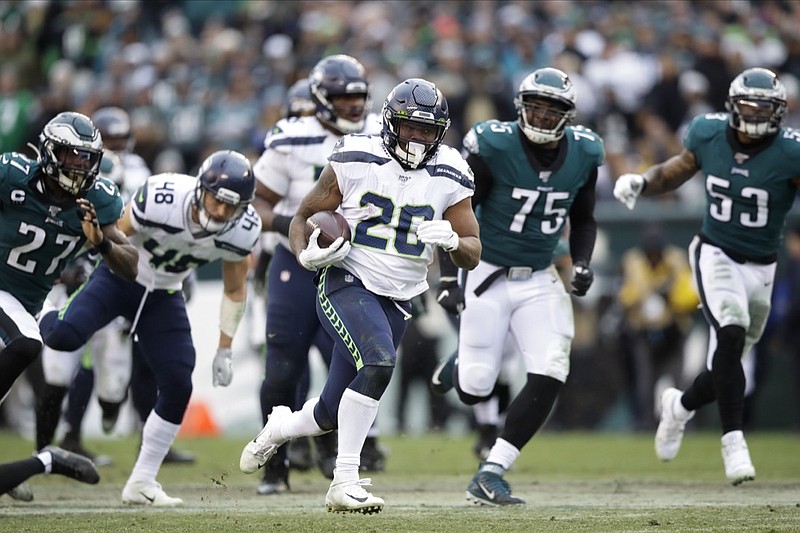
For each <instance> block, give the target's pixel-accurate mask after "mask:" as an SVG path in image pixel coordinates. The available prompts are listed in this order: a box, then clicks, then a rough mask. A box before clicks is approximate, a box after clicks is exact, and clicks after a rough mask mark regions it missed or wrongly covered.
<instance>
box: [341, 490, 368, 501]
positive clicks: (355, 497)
mask: <svg viewBox="0 0 800 533" xmlns="http://www.w3.org/2000/svg"><path fill="white" fill-rule="evenodd" d="M345 494H347V493H346V492H345ZM347 496H348V497H350V498H353V499H354V500H355V501H357V502H361V503H364V502H365V501H367V497H366V496H364V497H363V498H359V497H358V496H353V495H352V494H347Z"/></svg>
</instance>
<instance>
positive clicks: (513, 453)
mask: <svg viewBox="0 0 800 533" xmlns="http://www.w3.org/2000/svg"><path fill="white" fill-rule="evenodd" d="M517 457H519V450H518V449H517V448H516V447H515V446H514V445H513V444H511V443H510V442H508V441H507V440H504V439H501V438H498V439H497V440H496V441H495V443H494V446H492V451H490V452H489V457H487V458H486V462H487V463H497V464H499V465H500V466H502V467H503V468H504V469H505V470H508V469H509V468H511V465H513V464H514V461H516V460H517Z"/></svg>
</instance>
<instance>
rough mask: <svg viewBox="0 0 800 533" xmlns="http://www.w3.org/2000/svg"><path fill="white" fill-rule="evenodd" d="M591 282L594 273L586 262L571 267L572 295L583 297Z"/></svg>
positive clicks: (579, 262)
mask: <svg viewBox="0 0 800 533" xmlns="http://www.w3.org/2000/svg"><path fill="white" fill-rule="evenodd" d="M593 281H594V272H592V269H591V268H589V265H588V264H587V263H586V261H578V262H577V263H575V264H574V265H573V266H572V294H574V295H575V296H585V295H586V291H588V290H589V287H591V286H592V282H593Z"/></svg>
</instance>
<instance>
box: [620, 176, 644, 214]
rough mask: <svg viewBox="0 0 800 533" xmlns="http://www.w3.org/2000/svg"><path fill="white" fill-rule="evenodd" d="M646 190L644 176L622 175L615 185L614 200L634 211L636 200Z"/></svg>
mask: <svg viewBox="0 0 800 533" xmlns="http://www.w3.org/2000/svg"><path fill="white" fill-rule="evenodd" d="M643 190H644V176H642V175H641V174H622V175H621V176H620V177H619V178H617V181H616V182H615V183H614V198H616V199H617V200H619V201H620V202H622V203H623V204H625V207H627V208H628V209H633V206H635V205H636V199H637V198H639V195H640V194H642V191H643Z"/></svg>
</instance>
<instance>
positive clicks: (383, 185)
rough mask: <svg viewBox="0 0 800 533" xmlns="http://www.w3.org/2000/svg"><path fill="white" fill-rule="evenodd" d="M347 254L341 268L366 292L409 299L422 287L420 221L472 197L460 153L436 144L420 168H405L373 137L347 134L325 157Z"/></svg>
mask: <svg viewBox="0 0 800 533" xmlns="http://www.w3.org/2000/svg"><path fill="white" fill-rule="evenodd" d="M330 163H331V166H332V167H333V170H334V171H335V172H336V177H337V180H338V183H339V190H340V191H341V193H342V204H341V206H340V208H339V211H340V212H341V213H342V214H343V215H344V217H345V218H346V219H347V222H348V223H349V224H350V229H351V231H352V234H353V237H352V244H353V248H352V249H351V250H350V253H349V254H348V255H347V257H345V258H344V260H343V261H342V262H341V266H343V267H344V268H345V269H347V270H349V271H350V272H353V273H354V274H355V275H356V276H358V277H359V279H361V281H362V282H363V283H364V285H365V286H366V287H367V289H369V290H370V291H372V292H374V293H376V294H379V295H382V296H388V297H390V298H397V299H399V300H408V299H410V298H412V297H414V296H416V295H418V294H422V293H423V292H425V291H426V290H427V288H428V283H427V281H426V276H427V272H428V265H430V263H431V262H432V261H433V255H434V254H433V247H432V246H429V245H426V244H423V243H422V242H419V241H418V240H417V235H416V228H417V226H418V225H419V223H420V222H422V221H423V220H441V219H442V215H443V214H444V212H445V211H446V210H447V208H448V207H450V206H451V205H454V204H456V203H458V202H460V201H461V200H463V199H464V198H468V197H470V196H472V194H473V193H474V190H475V185H474V183H473V179H472V171H471V170H470V168H469V165H467V163H466V161H464V160H463V159H462V158H461V155H460V154H459V152H458V151H457V150H455V149H453V148H450V147H448V146H444V145H442V146H441V147H440V148H439V151H438V152H437V153H436V155H435V156H434V157H433V158H432V159H431V160H430V161H428V163H427V165H426V166H425V167H424V168H421V169H418V170H405V169H403V167H401V166H400V164H399V163H398V162H397V161H396V160H395V159H394V158H393V157H391V156H390V155H389V153H388V152H387V151H386V148H385V146H384V144H383V141H382V140H381V138H380V137H379V136H371V135H360V134H354V135H346V136H344V137H342V139H341V141H339V143H337V145H336V147H335V148H334V151H333V153H332V154H331V156H330Z"/></svg>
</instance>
